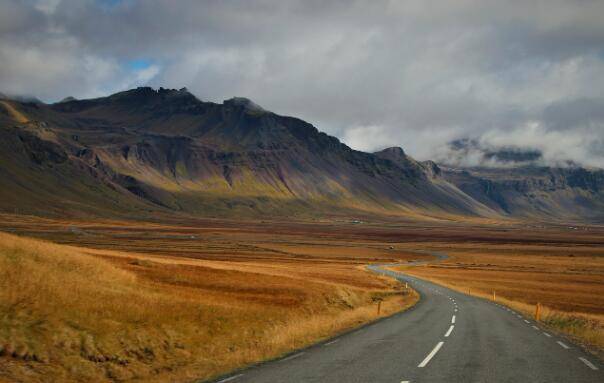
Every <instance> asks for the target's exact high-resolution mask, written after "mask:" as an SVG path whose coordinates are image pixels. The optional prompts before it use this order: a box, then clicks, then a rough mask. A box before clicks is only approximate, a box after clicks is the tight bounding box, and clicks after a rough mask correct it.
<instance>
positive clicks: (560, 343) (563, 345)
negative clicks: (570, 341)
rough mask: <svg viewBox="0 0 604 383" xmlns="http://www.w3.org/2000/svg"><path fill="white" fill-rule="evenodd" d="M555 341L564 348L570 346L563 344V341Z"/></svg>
mask: <svg viewBox="0 0 604 383" xmlns="http://www.w3.org/2000/svg"><path fill="white" fill-rule="evenodd" d="M556 343H558V344H559V345H560V346H562V347H564V348H565V349H567V350H568V349H569V348H570V347H568V346H567V345H565V344H564V343H562V342H560V341H557V342H556Z"/></svg>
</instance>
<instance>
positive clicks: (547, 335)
mask: <svg viewBox="0 0 604 383" xmlns="http://www.w3.org/2000/svg"><path fill="white" fill-rule="evenodd" d="M543 335H545V336H546V337H548V338H551V337H552V336H551V335H550V334H548V333H546V332H544V333H543Z"/></svg>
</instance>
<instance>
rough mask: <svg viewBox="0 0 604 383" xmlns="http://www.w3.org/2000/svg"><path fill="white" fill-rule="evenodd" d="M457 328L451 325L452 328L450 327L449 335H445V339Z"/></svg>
mask: <svg viewBox="0 0 604 383" xmlns="http://www.w3.org/2000/svg"><path fill="white" fill-rule="evenodd" d="M454 328H455V326H453V325H451V327H449V329H448V330H447V333H446V334H445V338H448V337H449V335H451V331H453V329H454Z"/></svg>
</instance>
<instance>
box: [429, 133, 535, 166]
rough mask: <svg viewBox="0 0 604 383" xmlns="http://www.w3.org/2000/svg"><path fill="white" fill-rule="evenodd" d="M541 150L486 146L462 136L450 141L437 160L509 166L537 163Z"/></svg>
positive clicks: (458, 164) (463, 163)
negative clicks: (442, 156)
mask: <svg viewBox="0 0 604 383" xmlns="http://www.w3.org/2000/svg"><path fill="white" fill-rule="evenodd" d="M542 159H543V154H542V153H541V151H539V150H537V149H532V148H521V147H515V146H500V147H494V146H488V145H485V144H483V143H481V142H479V141H478V140H475V139H469V138H463V139H458V140H454V141H451V142H450V143H449V145H448V151H447V152H446V155H445V157H444V158H440V159H439V160H440V161H441V162H443V163H446V164H448V165H453V166H468V165H473V166H490V167H510V166H525V165H538V164H539V163H540V162H541V160H542Z"/></svg>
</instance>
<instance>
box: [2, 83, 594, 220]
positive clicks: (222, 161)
mask: <svg viewBox="0 0 604 383" xmlns="http://www.w3.org/2000/svg"><path fill="white" fill-rule="evenodd" d="M5 102H8V103H9V106H5V107H4V108H0V111H3V112H5V113H0V135H1V138H2V140H1V141H2V142H3V143H4V145H3V146H4V148H3V151H4V153H3V154H2V155H1V157H0V158H1V159H2V165H0V171H1V172H2V173H3V174H4V175H6V177H3V179H4V181H2V183H3V185H1V186H2V187H3V189H5V190H8V192H5V194H10V195H11V198H8V199H5V201H12V203H13V204H14V206H21V207H22V208H28V207H27V206H29V208H30V209H31V210H32V211H33V212H36V213H38V212H40V213H44V212H45V210H48V209H47V207H45V205H48V204H47V203H44V202H45V201H46V202H48V201H55V202H53V204H54V205H55V208H54V212H55V213H57V214H61V213H65V212H69V214H78V211H75V209H74V205H73V204H71V203H66V202H65V198H58V197H57V196H59V197H60V196H61V194H62V191H61V187H60V185H61V184H62V183H63V184H65V185H68V186H69V187H67V188H66V189H67V190H69V188H72V189H75V190H81V193H80V195H79V196H78V195H76V196H74V199H75V200H76V201H77V203H76V205H77V206H80V210H79V213H82V212H87V214H88V213H90V214H98V213H99V212H100V211H104V210H106V215H113V214H116V213H117V214H120V213H123V214H129V213H128V211H129V210H132V209H134V211H136V212H138V213H140V212H141V211H144V212H147V213H151V212H153V211H161V212H162V213H165V214H173V213H174V214H191V215H196V216H232V215H249V216H263V215H278V216H291V215H299V216H319V215H325V214H357V213H359V212H365V213H375V214H390V215H401V216H414V217H441V218H446V219H449V218H451V217H458V218H461V217H486V218H502V219H503V218H506V217H508V218H510V217H511V218H514V217H524V216H529V217H534V218H547V219H568V218H573V214H572V212H571V211H570V210H571V209H562V210H561V214H559V215H556V214H555V212H554V214H543V212H541V211H540V210H539V209H535V208H531V209H529V210H531V211H530V213H531V214H529V215H523V214H519V213H518V212H517V211H516V210H510V209H508V208H507V206H508V205H509V203H508V202H506V203H507V205H506V203H503V204H501V203H500V204H498V203H494V202H493V200H492V199H490V197H489V195H488V194H485V193H484V192H483V193H482V194H481V193H479V192H477V190H480V189H479V188H478V189H477V188H476V187H475V186H470V185H473V184H476V183H477V184H479V185H481V182H483V181H480V180H477V179H478V178H481V177H483V176H479V175H477V173H475V174H474V175H473V176H472V177H473V178H472V177H465V178H464V177H460V176H455V172H453V171H446V172H445V171H443V170H442V169H441V167H439V165H437V164H436V163H434V162H432V161H424V162H419V161H416V160H414V159H413V158H411V157H409V156H408V155H407V154H406V153H405V152H404V150H403V149H401V148H387V149H384V150H382V151H379V152H376V153H365V152H360V151H356V150H354V149H351V148H350V147H348V146H347V145H345V144H344V143H342V142H340V141H339V140H338V139H337V138H335V137H332V136H329V135H327V134H325V133H323V132H320V131H319V130H318V129H317V128H316V127H315V126H313V125H312V124H309V123H307V122H305V121H303V120H301V119H298V118H295V117H290V116H281V115H278V114H276V113H273V112H270V111H267V110H265V109H263V108H261V107H260V106H258V105H257V104H255V103H253V101H251V100H249V99H245V98H240V97H235V98H232V99H229V100H225V101H224V102H223V103H222V104H217V103H212V102H204V101H201V100H199V99H197V97H195V96H194V95H192V94H191V93H190V92H189V91H188V90H187V89H186V88H182V89H179V90H176V89H164V88H159V89H158V90H155V89H152V88H149V87H141V88H136V89H131V90H127V91H124V92H119V93H116V94H113V95H110V96H107V97H99V98H95V99H88V100H76V99H69V100H63V101H61V102H58V103H54V104H32V103H21V102H19V101H15V100H11V101H5ZM10 108H12V109H14V110H18V113H20V114H22V115H23V116H26V119H27V122H25V121H24V120H21V121H17V120H16V119H15V118H13V117H14V113H13V115H11V113H10V110H9V109H10ZM9 143H10V144H9ZM57 161H58V162H57ZM36 176H40V177H43V179H46V180H47V181H46V182H48V184H49V185H54V186H53V187H52V188H51V189H52V191H53V193H52V194H55V196H53V195H47V196H44V193H43V192H42V193H41V195H40V194H37V193H36V191H37V190H38V189H40V188H41V189H42V190H43V189H44V188H45V186H44V185H43V184H39V182H38V183H37V182H36V180H35V179H36ZM562 176H564V175H562ZM598 177H599V176H598ZM598 177H595V179H597V180H598V181H597V182H596V183H594V185H598V186H597V187H596V188H591V189H589V188H588V187H586V185H574V186H569V187H570V188H573V187H574V188H579V189H581V188H583V189H585V193H583V198H587V199H589V200H590V201H591V200H593V203H591V202H590V203H591V205H589V204H586V206H587V205H589V206H591V207H597V208H599V207H600V206H604V203H603V204H602V205H599V204H600V203H601V202H602V201H603V200H602V198H601V197H602V190H601V189H600V188H599V185H600V184H599V178H598ZM51 179H52V180H51ZM483 183H484V182H483ZM33 185H36V187H35V188H34V187H33ZM584 186H585V187H584ZM46 188H48V187H46ZM34 189H35V190H34ZM583 189H582V190H583ZM15 190H21V191H22V193H14V191H15ZM589 193H591V195H590V194H589ZM504 194H505V193H504ZM56 200H61V201H56ZM31 201H35V202H31ZM120 201H128V202H127V203H126V204H124V203H121V202H120ZM9 203H10V202H9ZM9 203H7V202H5V203H4V205H3V204H1V203H0V209H2V210H9V209H10V207H9V206H8V204H9ZM584 205H585V204H584ZM355 212H356V213H355ZM533 213H534V214H533ZM587 215H589V214H587V212H581V214H580V215H577V216H576V217H574V218H577V219H583V218H590V217H587Z"/></svg>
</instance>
